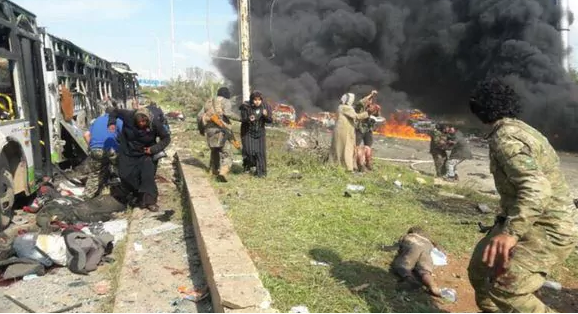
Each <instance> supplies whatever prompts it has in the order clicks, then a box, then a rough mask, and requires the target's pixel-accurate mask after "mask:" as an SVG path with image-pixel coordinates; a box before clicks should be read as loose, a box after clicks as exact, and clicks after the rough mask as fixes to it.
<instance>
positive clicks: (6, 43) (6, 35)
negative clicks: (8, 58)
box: [0, 26, 10, 51]
mask: <svg viewBox="0 0 578 314" xmlns="http://www.w3.org/2000/svg"><path fill="white" fill-rule="evenodd" d="M0 48H4V49H6V50H8V51H10V29H9V28H8V27H4V26H0Z"/></svg>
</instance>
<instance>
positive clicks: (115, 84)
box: [0, 0, 139, 216]
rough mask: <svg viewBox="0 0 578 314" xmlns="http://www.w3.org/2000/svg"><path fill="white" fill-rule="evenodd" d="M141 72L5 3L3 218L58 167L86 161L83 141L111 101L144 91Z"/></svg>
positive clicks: (0, 119) (1, 50)
mask: <svg viewBox="0 0 578 314" xmlns="http://www.w3.org/2000/svg"><path fill="white" fill-rule="evenodd" d="M138 88H139V86H138V82H137V80H136V74H135V73H134V72H132V71H131V70H130V68H129V67H128V65H126V64H123V63H114V64H113V63H110V62H108V61H106V60H104V59H101V58H99V57H97V56H95V55H94V54H91V53H89V52H87V51H84V50H83V49H81V48H79V47H77V46H76V45H74V44H73V43H71V42H69V41H67V40H64V39H61V38H58V37H56V36H53V35H51V34H48V33H46V31H45V30H44V29H43V28H40V27H38V25H37V23H36V16H35V15H34V14H33V13H31V12H29V11H27V10H25V9H23V8H22V7H20V6H18V5H16V4H15V3H13V2H11V1H8V0H0V213H2V214H6V215H9V216H11V213H12V210H11V209H12V206H13V204H14V199H15V195H17V194H24V195H29V194H31V193H33V192H34V191H35V190H36V188H37V183H38V182H39V181H40V180H41V179H42V178H43V177H45V176H52V175H53V171H54V170H55V167H54V165H61V164H62V163H64V162H66V163H67V165H75V164H78V163H79V162H80V161H82V160H83V159H85V158H86V156H87V150H88V147H87V143H86V142H85V141H84V139H83V137H82V135H83V133H84V131H85V130H86V128H87V126H88V125H89V123H90V121H91V120H92V119H93V118H96V117H97V116H98V115H100V114H101V113H102V112H103V111H104V109H105V108H104V106H105V101H107V100H109V99H112V100H115V101H116V102H117V104H118V106H120V107H126V104H127V103H128V102H129V101H130V100H131V99H133V98H134V97H135V95H136V94H137V92H138Z"/></svg>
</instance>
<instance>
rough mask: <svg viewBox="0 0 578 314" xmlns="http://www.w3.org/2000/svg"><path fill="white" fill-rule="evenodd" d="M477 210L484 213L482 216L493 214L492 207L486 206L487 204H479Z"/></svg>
mask: <svg viewBox="0 0 578 314" xmlns="http://www.w3.org/2000/svg"><path fill="white" fill-rule="evenodd" d="M476 208H477V209H478V210H479V211H480V212H481V213H482V214H490V213H491V212H492V209H491V208H490V206H488V205H486V204H478V206H476Z"/></svg>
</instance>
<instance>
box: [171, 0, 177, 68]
mask: <svg viewBox="0 0 578 314" xmlns="http://www.w3.org/2000/svg"><path fill="white" fill-rule="evenodd" d="M170 1H171V50H172V59H173V60H172V62H173V69H172V75H171V76H172V78H173V79H174V78H175V72H176V68H177V64H176V63H175V10H174V3H173V0H170Z"/></svg>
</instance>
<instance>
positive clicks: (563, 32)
mask: <svg viewBox="0 0 578 314" xmlns="http://www.w3.org/2000/svg"><path fill="white" fill-rule="evenodd" d="M558 3H559V5H560V11H561V13H562V15H561V17H560V37H561V40H562V67H564V69H565V70H566V72H569V71H570V61H569V60H568V59H569V55H568V54H569V52H570V50H569V48H568V47H569V41H570V40H569V37H568V32H569V31H570V25H569V24H570V22H569V21H568V15H569V10H570V9H569V7H568V0H558Z"/></svg>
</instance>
